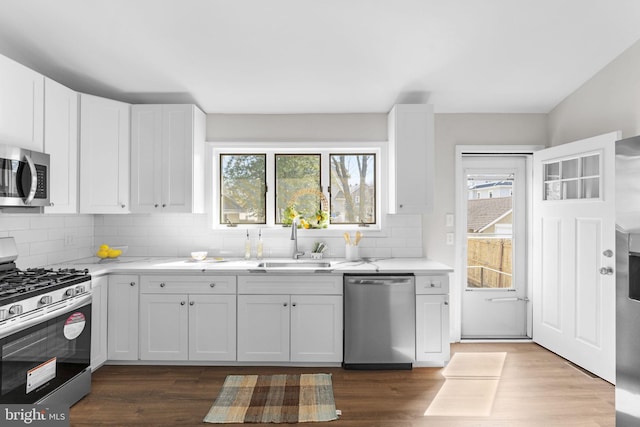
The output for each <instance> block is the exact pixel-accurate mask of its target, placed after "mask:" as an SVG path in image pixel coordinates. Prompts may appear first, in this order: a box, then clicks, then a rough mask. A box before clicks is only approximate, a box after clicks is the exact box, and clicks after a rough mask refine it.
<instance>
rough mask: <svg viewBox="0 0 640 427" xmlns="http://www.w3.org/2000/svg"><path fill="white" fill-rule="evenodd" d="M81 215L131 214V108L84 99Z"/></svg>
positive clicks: (99, 99)
mask: <svg viewBox="0 0 640 427" xmlns="http://www.w3.org/2000/svg"><path fill="white" fill-rule="evenodd" d="M80 212H81V213H128V212H130V209H129V104H125V103H122V102H118V101H113V100H110V99H105V98H99V97H97V96H92V95H86V94H81V95H80Z"/></svg>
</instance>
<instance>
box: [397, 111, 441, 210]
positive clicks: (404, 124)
mask: <svg viewBox="0 0 640 427" xmlns="http://www.w3.org/2000/svg"><path fill="white" fill-rule="evenodd" d="M388 128H389V210H388V213H390V214H396V213H400V214H401V213H406V214H415V213H424V212H429V211H431V210H432V209H433V189H434V182H433V180H434V172H433V169H434V165H435V162H434V153H435V151H434V145H435V144H434V127H433V106H432V105H427V104H399V105H395V106H394V107H393V109H392V110H391V112H390V113H389V126H388Z"/></svg>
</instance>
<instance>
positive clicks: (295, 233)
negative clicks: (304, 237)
mask: <svg viewBox="0 0 640 427" xmlns="http://www.w3.org/2000/svg"><path fill="white" fill-rule="evenodd" d="M291 240H293V254H292V256H291V258H293V259H298V258H300V257H301V256H302V255H304V252H302V251H299V250H298V218H294V219H293V221H292V222H291Z"/></svg>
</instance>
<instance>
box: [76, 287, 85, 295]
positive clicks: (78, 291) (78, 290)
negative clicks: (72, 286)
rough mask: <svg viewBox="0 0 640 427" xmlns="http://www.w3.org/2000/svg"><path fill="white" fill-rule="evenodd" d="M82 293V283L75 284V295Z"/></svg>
mask: <svg viewBox="0 0 640 427" xmlns="http://www.w3.org/2000/svg"><path fill="white" fill-rule="evenodd" d="M83 293H84V285H80V286H76V295H78V294H83Z"/></svg>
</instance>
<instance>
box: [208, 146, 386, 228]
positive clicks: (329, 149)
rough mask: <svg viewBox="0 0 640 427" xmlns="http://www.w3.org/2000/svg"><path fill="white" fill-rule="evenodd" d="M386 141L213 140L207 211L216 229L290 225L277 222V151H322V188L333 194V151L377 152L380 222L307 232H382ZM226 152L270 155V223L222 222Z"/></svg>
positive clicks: (210, 148)
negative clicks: (223, 172) (222, 168)
mask: <svg viewBox="0 0 640 427" xmlns="http://www.w3.org/2000/svg"><path fill="white" fill-rule="evenodd" d="M387 153H388V152H387V145H386V142H370V141H367V142H359V141H356V142H244V143H243V142H209V143H208V150H207V162H206V168H207V186H206V187H205V191H206V193H207V194H206V197H205V199H206V202H207V213H208V214H209V224H210V225H211V227H212V229H217V230H234V229H237V228H242V229H247V228H248V229H257V228H262V229H285V230H286V229H287V227H284V226H283V225H282V224H276V222H275V220H276V218H275V217H276V215H275V207H276V206H275V205H276V198H275V191H276V183H275V155H276V154H300V155H303V154H320V156H321V160H320V184H321V187H322V192H323V194H324V195H325V197H327V199H329V198H330V194H329V192H328V187H329V185H330V182H331V177H330V173H331V165H330V163H329V162H330V157H329V156H330V155H331V154H374V155H375V159H376V161H375V163H376V164H375V169H374V180H375V186H376V190H375V201H376V206H375V210H376V212H375V215H376V223H375V224H368V225H366V226H362V225H357V224H329V225H328V227H327V228H323V229H309V230H305V232H312V233H314V235H317V236H318V237H320V236H339V235H342V233H344V232H345V231H348V230H351V231H353V230H354V229H362V230H363V231H365V230H366V231H367V232H373V233H382V234H384V232H383V226H384V219H385V216H386V213H387V200H388V199H387V192H388V185H387V182H388V180H387V176H388V166H387V165H388V156H387ZM222 154H226V155H228V154H237V155H242V154H265V155H266V175H267V176H266V185H267V192H266V224H237V228H236V227H229V226H228V224H223V223H221V222H220V188H221V187H220V185H221V175H220V174H221V163H220V161H221V155H222Z"/></svg>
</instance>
